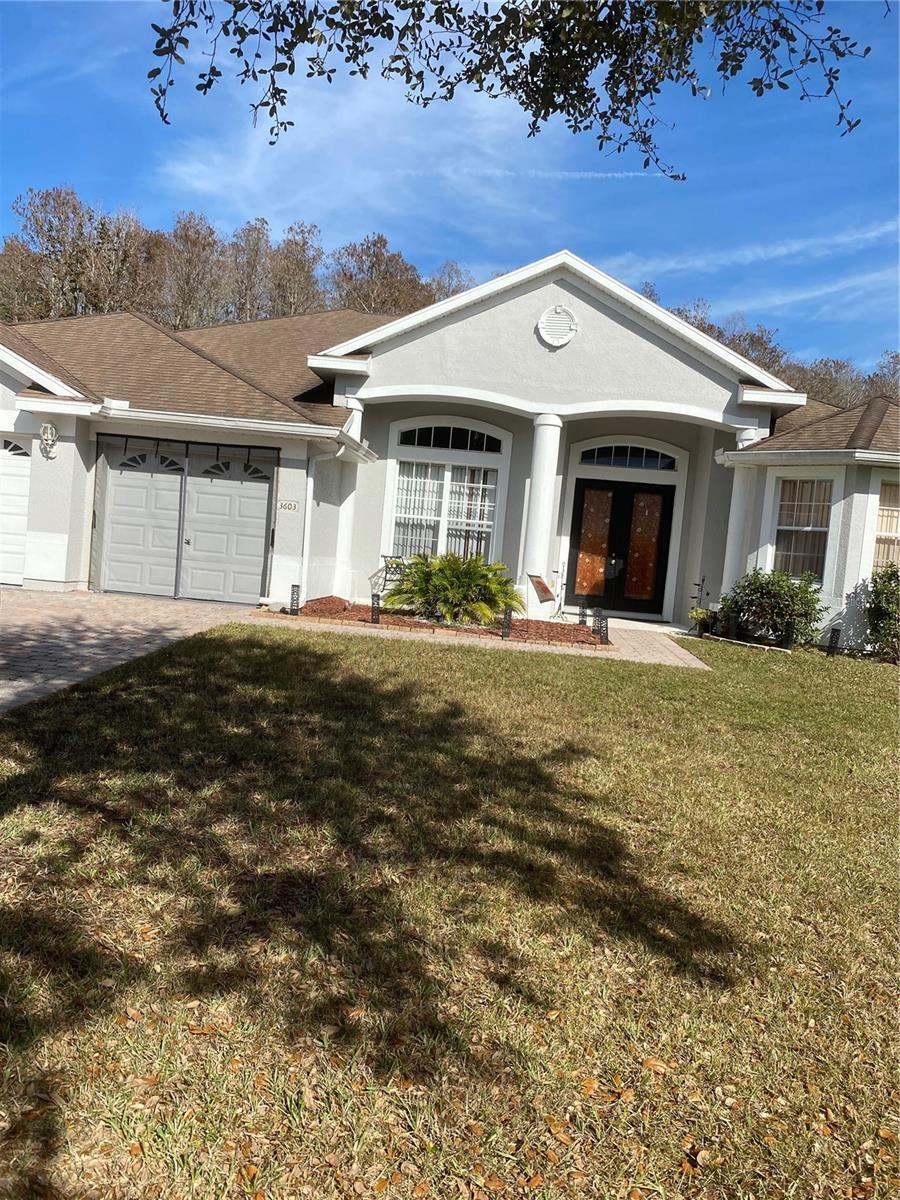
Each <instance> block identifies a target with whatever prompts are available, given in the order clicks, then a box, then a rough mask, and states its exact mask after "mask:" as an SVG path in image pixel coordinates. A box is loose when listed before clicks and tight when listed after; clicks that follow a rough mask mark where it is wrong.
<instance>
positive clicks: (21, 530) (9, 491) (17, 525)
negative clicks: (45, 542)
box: [0, 438, 31, 587]
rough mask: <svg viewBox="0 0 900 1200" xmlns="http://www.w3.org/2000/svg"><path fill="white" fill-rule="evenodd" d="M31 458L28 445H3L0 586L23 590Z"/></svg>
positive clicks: (7, 440)
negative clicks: (10, 585)
mask: <svg viewBox="0 0 900 1200" xmlns="http://www.w3.org/2000/svg"><path fill="white" fill-rule="evenodd" d="M30 479H31V455H30V453H29V447H28V443H27V442H25V443H22V442H18V441H13V440H12V439H11V438H3V440H2V442H0V583H6V584H16V585H18V586H20V587H21V584H22V577H23V575H24V572H25V527H26V524H27V520H28V484H29V480H30Z"/></svg>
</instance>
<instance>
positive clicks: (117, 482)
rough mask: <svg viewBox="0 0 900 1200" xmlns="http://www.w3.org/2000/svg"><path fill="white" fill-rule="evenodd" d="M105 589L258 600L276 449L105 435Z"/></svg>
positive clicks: (101, 493)
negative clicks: (189, 443) (119, 437)
mask: <svg viewBox="0 0 900 1200" xmlns="http://www.w3.org/2000/svg"><path fill="white" fill-rule="evenodd" d="M101 449H102V452H103V455H102V457H103V462H104V464H105V469H104V470H103V471H101V472H98V482H97V489H98V494H97V504H96V508H97V512H98V537H99V540H100V567H99V578H100V586H101V587H102V588H103V589H104V590H108V591H117V592H139V593H142V594H145V595H154V596H183V597H185V598H190V599H196V600H228V601H234V602H235V603H242V604H256V603H257V601H258V600H259V598H260V596H261V595H262V594H263V593H264V591H265V571H266V554H267V549H268V545H269V531H270V525H271V499H272V482H273V478H274V474H275V461H276V460H275V453H274V451H271V450H257V449H250V448H248V447H246V446H218V447H216V446H193V445H188V446H185V445H184V444H183V443H180V442H179V443H174V442H151V441H145V440H143V439H140V440H138V439H134V438H129V439H128V440H127V442H125V440H124V439H112V438H102V439H101Z"/></svg>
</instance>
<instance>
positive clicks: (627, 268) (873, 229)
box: [603, 220, 898, 280]
mask: <svg viewBox="0 0 900 1200" xmlns="http://www.w3.org/2000/svg"><path fill="white" fill-rule="evenodd" d="M897 233H898V223H897V221H896V220H891V221H878V222H875V223H874V224H870V225H865V226H862V227H861V228H857V227H852V228H849V229H838V230H835V231H833V232H831V233H824V234H818V235H814V236H812V237H794V238H782V239H780V240H776V241H761V242H754V243H750V244H749V245H745V246H725V247H717V248H710V247H705V248H704V249H702V250H697V251H691V252H688V253H686V254H675V255H656V256H652V257H642V256H640V255H637V254H621V255H618V256H616V257H615V258H611V259H607V260H606V261H605V262H604V264H603V266H604V269H605V270H607V271H609V272H610V274H612V275H617V276H619V277H620V278H623V279H628V280H633V279H648V278H649V279H656V278H658V277H659V276H661V275H676V274H686V273H689V274H694V275H699V274H703V273H709V272H714V271H720V270H723V269H725V268H728V267H750V266H754V265H756V264H757V263H760V264H765V263H771V262H775V261H781V262H784V261H804V262H809V261H813V260H816V259H822V258H830V257H832V256H833V255H839V254H846V253H850V252H852V251H856V250H862V249H864V248H866V247H868V246H874V245H877V244H878V243H881V242H891V241H896V240H897Z"/></svg>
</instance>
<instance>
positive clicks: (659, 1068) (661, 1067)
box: [643, 1058, 669, 1075]
mask: <svg viewBox="0 0 900 1200" xmlns="http://www.w3.org/2000/svg"><path fill="white" fill-rule="evenodd" d="M643 1065H644V1070H645V1071H652V1072H653V1074H654V1075H665V1074H667V1073H668V1070H669V1068H668V1067H667V1066H666V1064H665V1063H664V1062H663V1061H662V1059H661V1058H645V1059H644V1064H643Z"/></svg>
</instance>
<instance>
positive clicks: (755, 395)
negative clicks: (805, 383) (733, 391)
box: [738, 383, 806, 408]
mask: <svg viewBox="0 0 900 1200" xmlns="http://www.w3.org/2000/svg"><path fill="white" fill-rule="evenodd" d="M805 403H806V392H773V391H771V389H769V388H761V387H750V386H748V385H747V384H746V383H742V384H741V385H740V387H739V388H738V404H764V405H765V406H766V407H767V408H772V407H777V408H800V407H802V406H803V405H804V404H805Z"/></svg>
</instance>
